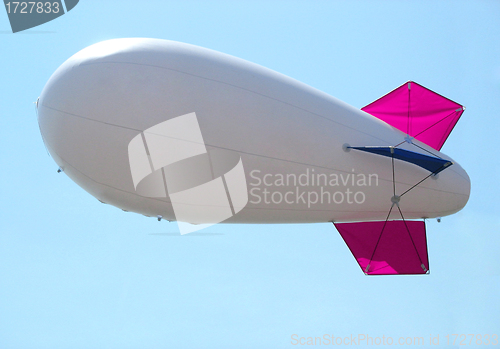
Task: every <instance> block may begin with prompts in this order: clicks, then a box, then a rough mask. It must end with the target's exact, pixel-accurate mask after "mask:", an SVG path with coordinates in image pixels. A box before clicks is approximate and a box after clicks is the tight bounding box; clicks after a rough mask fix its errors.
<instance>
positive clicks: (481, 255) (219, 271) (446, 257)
mask: <svg viewBox="0 0 500 349" xmlns="http://www.w3.org/2000/svg"><path fill="white" fill-rule="evenodd" d="M498 33H500V2H498V1H440V2H436V1H419V2H416V1H278V0H274V1H243V0H242V1H210V2H207V1H182V2H181V1H178V2H172V1H155V0H150V1H143V2H140V3H139V2H137V1H128V0H127V1H117V0H106V1H95V0H81V1H80V3H79V4H78V5H77V7H75V8H74V9H73V10H72V11H71V12H69V13H68V14H67V15H64V16H62V17H60V18H58V19H56V20H54V21H52V22H49V23H46V24H44V25H42V26H39V27H36V28H33V29H30V30H27V31H25V32H21V33H17V34H12V33H11V32H10V26H9V22H8V19H7V14H6V13H5V12H2V11H0V50H1V54H0V78H1V82H2V85H1V93H0V121H1V127H0V145H1V149H2V151H1V152H0V164H1V172H0V174H1V181H0V194H1V197H2V200H1V201H0V347H1V348H5V349H10V348H51V349H57V348H290V347H297V346H294V345H292V344H291V336H292V335H293V334H298V335H299V336H304V337H308V336H322V335H324V334H333V335H335V336H350V335H351V334H354V335H358V334H362V333H364V334H367V335H370V336H372V337H375V336H380V337H381V336H386V337H387V336H392V337H393V338H395V339H397V338H399V337H414V336H416V337H424V339H425V343H426V344H428V338H429V335H430V334H432V335H433V336H436V335H438V334H439V335H440V336H441V337H440V338H441V341H440V344H441V346H442V347H447V346H446V340H445V337H444V336H446V335H447V334H453V333H456V334H462V333H463V334H482V335H484V334H490V335H491V334H493V333H496V334H498V335H500V316H499V315H498V314H500V301H499V299H498V295H499V294H500V272H499V268H498V259H499V255H500V254H499V247H500V237H499V234H498V232H499V231H500V218H499V216H500V215H499V214H500V210H499V208H500V207H499V200H498V196H499V194H500V192H499V189H498V187H499V186H498V179H499V175H498V173H499V171H500V168H499V161H498V157H497V154H496V151H495V148H496V145H497V138H498V136H497V133H498V131H499V130H500V121H499V118H498V101H499V100H500V39H499V38H498ZM121 37H151V38H161V39H170V40H176V41H182V42H186V43H190V44H195V45H200V46H203V47H207V48H211V49H215V50H218V51H221V52H224V53H228V54H232V55H234V56H237V57H241V58H244V59H247V60H249V61H252V62H255V63H258V64H261V65H263V66H266V67H268V68H271V69H274V70H276V71H279V72H281V73H284V74H286V75H289V76H291V77H293V78H295V79H298V80H300V81H303V82H305V83H307V84H309V85H311V86H313V87H315V88H318V89H320V90H323V91H325V92H327V93H329V94H331V95H333V96H335V97H337V98H340V99H342V100H344V101H345V102H348V103H350V104H352V105H354V106H356V107H359V108H361V107H363V106H364V105H366V104H368V103H370V102H371V101H373V100H375V99H376V98H378V97H380V96H381V95H383V94H385V93H387V92H388V91H390V90H392V89H393V88H395V87H397V86H399V85H400V84H402V83H403V82H405V81H407V80H414V81H416V82H418V83H420V84H422V85H424V86H426V87H429V88H431V89H433V90H435V91H436V92H438V93H440V94H442V95H444V96H447V97H449V98H451V99H453V100H455V101H457V102H459V103H462V104H464V105H465V106H466V107H467V110H466V112H465V113H464V115H463V117H462V119H461V120H460V121H459V123H458V124H457V126H456V128H455V130H454V131H453V133H452V134H451V136H450V137H449V139H448V141H447V143H446V144H445V145H444V147H443V149H442V151H443V152H445V153H446V154H448V155H450V156H451V157H453V158H454V159H455V160H457V161H458V162H459V163H460V164H461V165H462V166H463V167H464V168H465V169H466V170H467V171H468V173H469V175H470V177H471V182H472V193H471V198H470V201H469V203H468V205H467V206H466V207H465V208H464V209H463V210H462V211H461V212H459V213H457V214H455V215H453V216H450V217H445V218H444V219H443V220H442V222H441V223H437V222H436V221H434V220H433V221H429V222H428V224H427V231H428V245H429V254H430V266H431V274H430V275H428V276H413V277H412V276H401V277H389V276H387V277H367V276H364V275H363V273H362V272H361V271H360V269H359V267H358V265H357V263H356V262H355V260H354V259H353V257H352V256H351V254H350V252H349V250H348V249H347V247H346V246H345V244H344V242H343V241H342V239H341V238H340V236H339V234H338V233H337V232H336V230H335V229H334V228H333V226H332V225H331V224H312V225H216V226H213V227H210V228H208V229H207V230H206V231H204V232H206V233H207V234H205V235H201V236H200V235H192V236H189V235H187V236H182V237H181V236H177V235H174V234H165V233H175V232H177V227H176V225H175V223H167V222H162V223H158V222H157V221H156V220H154V219H152V218H151V219H148V218H146V217H143V216H141V215H137V214H133V213H125V212H122V211H121V210H119V209H116V208H114V207H111V206H108V205H102V204H100V203H99V202H98V201H97V200H96V199H95V198H93V197H92V196H90V195H89V194H87V193H86V192H85V191H84V190H83V189H81V188H79V187H78V186H77V185H76V184H75V183H73V182H72V181H71V180H70V179H69V178H68V177H66V176H65V175H64V174H57V173H56V170H57V166H56V164H55V162H54V161H53V160H52V159H51V158H50V157H49V156H48V154H47V152H46V150H45V148H44V145H43V143H42V140H41V137H40V133H39V129H38V125H37V122H36V114H35V107H34V104H33V102H34V101H35V100H36V99H37V97H38V96H39V94H40V92H41V91H42V89H43V86H44V85H45V83H46V82H47V80H48V78H49V77H50V75H51V74H52V73H53V72H54V71H55V70H56V69H57V67H58V66H59V65H61V64H62V63H63V62H64V61H65V60H66V59H67V58H69V57H70V56H71V55H73V54H74V53H76V52H77V51H79V50H81V49H83V48H85V47H86V46H88V45H91V44H93V43H96V42H99V41H102V40H106V39H112V38H121ZM162 234H163V235H162ZM467 343H468V341H467ZM456 344H458V343H456ZM449 347H458V345H455V346H452V345H450V346H449ZM470 347H474V345H471V346H470Z"/></svg>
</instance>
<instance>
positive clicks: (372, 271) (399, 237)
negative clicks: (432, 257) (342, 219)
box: [335, 220, 429, 275]
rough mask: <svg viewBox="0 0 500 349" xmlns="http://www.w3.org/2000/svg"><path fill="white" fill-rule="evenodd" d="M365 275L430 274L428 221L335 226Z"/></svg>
mask: <svg viewBox="0 0 500 349" xmlns="http://www.w3.org/2000/svg"><path fill="white" fill-rule="evenodd" d="M335 227H336V228H337V230H338V231H339V233H340V235H341V236H342V238H343V239H344V241H345V243H346V244H347V246H348V247H349V249H350V250H351V253H352V254H353V256H354V258H355V259H356V261H357V262H358V264H359V266H360V267H361V270H362V271H363V272H364V273H365V274H366V275H401V274H427V273H428V272H429V258H428V255H427V239H426V233H425V222H423V221H406V220H397V221H379V222H360V223H335Z"/></svg>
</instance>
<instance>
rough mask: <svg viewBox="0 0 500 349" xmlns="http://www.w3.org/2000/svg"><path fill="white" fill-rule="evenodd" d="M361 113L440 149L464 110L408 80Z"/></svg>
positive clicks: (460, 106)
mask: <svg viewBox="0 0 500 349" xmlns="http://www.w3.org/2000/svg"><path fill="white" fill-rule="evenodd" d="M361 110H363V111H365V112H367V113H368V114H371V115H373V116H375V117H376V118H378V119H380V120H382V121H385V122H386V123H388V124H389V125H391V126H394V127H395V128H397V129H398V130H400V131H402V132H404V133H406V134H408V135H409V136H410V137H413V138H416V139H418V140H419V141H421V142H423V143H425V144H427V145H429V146H431V147H432V148H434V149H436V150H440V149H441V148H442V146H443V144H444V142H445V141H446V139H447V138H448V136H449V135H450V133H451V131H452V130H453V128H454V127H455V125H456V123H457V122H458V120H459V119H460V117H461V116H462V114H463V112H464V110H465V107H464V106H462V105H460V104H458V103H456V102H454V101H452V100H450V99H448V98H446V97H443V96H441V95H440V94H437V93H436V92H434V91H432V90H429V89H428V88H426V87H424V86H422V85H419V84H417V83H416V82H413V81H408V82H406V83H404V84H403V85H401V86H399V87H398V88H396V89H394V90H392V91H391V92H389V93H388V94H386V95H385V96H383V97H381V98H379V99H377V100H376V101H374V102H372V103H370V104H368V105H367V106H365V107H363V108H361Z"/></svg>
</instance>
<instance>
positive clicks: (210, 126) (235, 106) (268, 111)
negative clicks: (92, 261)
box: [37, 38, 470, 275]
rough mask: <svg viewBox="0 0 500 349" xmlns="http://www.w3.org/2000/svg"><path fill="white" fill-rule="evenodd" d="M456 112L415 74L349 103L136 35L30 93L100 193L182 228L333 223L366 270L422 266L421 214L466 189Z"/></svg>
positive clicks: (67, 159)
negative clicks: (453, 153) (452, 143)
mask: <svg viewBox="0 0 500 349" xmlns="http://www.w3.org/2000/svg"><path fill="white" fill-rule="evenodd" d="M464 110H465V107H463V106H462V105H460V104H458V103H456V102H454V101H452V100H450V99H448V98H445V97H443V96H441V95H439V94H437V93H436V92H434V91H432V90H430V89H428V88H426V87H424V86H422V85H420V84H418V83H416V82H413V81H408V82H405V83H404V84H402V85H401V86H399V87H398V88H396V89H394V90H393V91H391V92H389V93H388V94H386V95H385V96H383V97H381V98H379V99H377V100H376V101H374V102H372V103H370V104H368V105H367V106H365V107H363V108H361V109H358V108H356V107H353V106H351V105H349V104H347V103H344V102H342V101H340V100H339V99H336V98H334V97H332V96H330V95H328V94H326V93H324V92H321V91H319V90H317V89H315V88H313V87H310V86H308V85H306V84H304V83H301V82H299V81H297V80H294V79H292V78H290V77H287V76H285V75H283V74H280V73H278V72H275V71H273V70H270V69H267V68H265V67H262V66H260V65H257V64H254V63H251V62H248V61H246V60H243V59H240V58H236V57H234V56H230V55H227V54H224V53H220V52H217V51H213V50H210V49H207V48H202V47H198V46H194V45H189V44H185V43H180V42H174V41H167V40H160V39H144V38H126V39H114V40H108V41H104V42H100V43H97V44H94V45H91V46H89V47H87V48H85V49H83V50H81V51H80V52H78V53H76V54H75V55H73V56H72V57H70V58H69V59H68V60H67V61H66V62H64V63H63V64H62V65H61V66H60V67H59V68H58V69H57V70H56V71H55V72H54V73H53V75H52V76H51V77H50V79H49V81H48V82H47V84H46V85H45V87H44V89H43V91H42V93H41V95H40V97H39V99H38V101H37V112H38V123H39V126H40V131H41V135H42V138H43V141H44V143H45V145H46V147H47V149H48V150H49V152H50V154H51V156H52V157H53V159H54V160H55V162H56V163H57V165H58V166H59V170H58V171H59V172H64V173H65V174H66V175H67V176H69V177H70V178H71V179H72V180H73V181H74V182H76V183H77V184H78V185H79V186H80V187H82V188H83V189H84V190H85V191H87V192H88V193H90V194H91V195H93V196H94V197H95V198H97V199H98V200H99V201H100V202H102V203H106V204H110V205H113V206H116V207H118V208H120V209H122V210H123V211H129V212H136V213H140V214H142V215H145V216H147V217H153V218H156V219H158V220H160V221H161V220H168V221H176V222H178V224H179V229H180V232H181V234H184V233H189V232H192V231H195V230H199V229H202V228H204V227H206V226H209V225H212V224H217V223H233V224H246V223H248V224H256V223H280V224H284V223H291V224H293V223H325V222H331V223H333V224H334V225H335V227H336V228H337V230H338V231H339V233H340V235H341V236H342V238H343V240H344V241H345V242H346V244H347V246H348V248H349V249H350V251H351V252H352V254H353V256H354V257H355V259H356V261H357V263H358V264H359V266H360V268H361V269H362V271H363V272H364V273H365V274H366V275H393V274H428V273H429V259H428V252H427V239H426V228H425V220H427V219H430V218H440V217H443V216H446V215H451V214H453V213H456V212H458V211H459V210H461V209H462V208H463V207H464V206H465V205H466V203H467V201H468V198H469V194H470V179H469V177H468V175H467V173H466V172H465V170H464V169H463V168H462V167H461V166H460V165H459V164H458V163H457V162H456V161H455V160H453V159H452V158H450V157H449V156H447V155H446V154H444V153H442V152H441V151H440V149H441V147H442V146H443V144H444V143H445V141H446V139H447V138H448V135H449V134H450V132H451V131H452V129H453V128H454V126H455V124H456V123H457V121H458V120H459V118H460V117H461V115H462V114H463V112H464Z"/></svg>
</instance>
